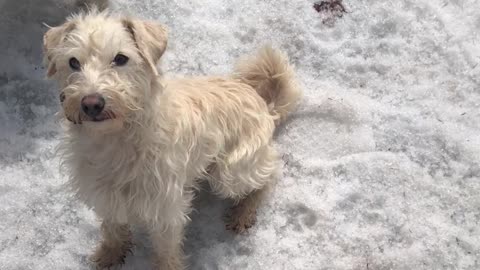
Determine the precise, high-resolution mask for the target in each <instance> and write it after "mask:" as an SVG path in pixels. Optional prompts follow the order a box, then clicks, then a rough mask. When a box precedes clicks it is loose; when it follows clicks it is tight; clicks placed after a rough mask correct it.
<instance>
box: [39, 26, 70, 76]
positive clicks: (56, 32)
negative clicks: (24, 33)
mask: <svg viewBox="0 0 480 270" xmlns="http://www.w3.org/2000/svg"><path fill="white" fill-rule="evenodd" d="M74 27H75V25H74V23H73V22H66V23H64V24H63V25H60V26H57V27H52V28H50V29H49V30H48V31H47V32H46V33H45V34H44V35H43V53H44V59H45V63H46V65H47V76H48V77H51V76H53V75H54V74H55V73H56V72H57V68H56V67H55V61H54V59H53V58H54V52H55V48H56V47H57V46H58V45H60V43H61V42H62V40H63V38H64V37H65V35H66V34H67V33H68V32H70V31H71V30H72V29H73V28H74Z"/></svg>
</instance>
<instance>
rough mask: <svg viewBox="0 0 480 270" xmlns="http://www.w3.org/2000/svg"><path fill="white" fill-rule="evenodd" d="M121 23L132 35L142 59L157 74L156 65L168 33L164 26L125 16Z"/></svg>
mask: <svg viewBox="0 0 480 270" xmlns="http://www.w3.org/2000/svg"><path fill="white" fill-rule="evenodd" d="M122 23H123V25H124V26H125V27H126V28H127V30H128V32H130V34H131V35H132V37H133V40H134V41H135V43H136V45H137V47H138V50H139V51H140V54H141V55H142V57H143V58H144V60H145V61H146V62H147V64H148V65H149V66H150V67H151V68H152V71H153V72H154V74H155V75H157V74H158V71H157V68H156V65H157V63H158V60H160V57H162V55H163V53H164V52H165V49H166V48H167V41H168V33H167V29H166V28H165V26H163V25H161V24H159V23H157V22H152V21H142V20H136V19H127V18H124V19H123V20H122Z"/></svg>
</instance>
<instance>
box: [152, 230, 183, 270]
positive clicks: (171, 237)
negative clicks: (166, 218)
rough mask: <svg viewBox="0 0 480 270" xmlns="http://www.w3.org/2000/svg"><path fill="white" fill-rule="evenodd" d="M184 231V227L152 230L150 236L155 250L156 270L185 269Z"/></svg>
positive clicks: (154, 261)
mask: <svg viewBox="0 0 480 270" xmlns="http://www.w3.org/2000/svg"><path fill="white" fill-rule="evenodd" d="M183 229H184V228H183V225H182V226H179V225H175V226H168V227H167V228H166V229H161V228H152V229H151V231H150V235H151V238H152V243H153V248H154V258H153V263H154V265H155V269H156V270H183V269H185V264H184V263H185V262H184V259H185V258H184V254H183V250H182V241H183Z"/></svg>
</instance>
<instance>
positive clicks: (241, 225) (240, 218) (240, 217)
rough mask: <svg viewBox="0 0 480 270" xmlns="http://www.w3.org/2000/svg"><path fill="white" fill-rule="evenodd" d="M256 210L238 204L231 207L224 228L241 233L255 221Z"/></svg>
mask: <svg viewBox="0 0 480 270" xmlns="http://www.w3.org/2000/svg"><path fill="white" fill-rule="evenodd" d="M256 212H257V211H256V210H255V209H249V208H248V207H244V205H243V204H239V205H237V206H234V207H232V208H231V212H230V213H229V215H228V216H227V217H226V224H225V228H226V229H227V230H230V231H233V232H235V233H243V232H246V231H247V230H248V229H250V228H251V227H252V226H253V225H255V222H256V221H257V213H256Z"/></svg>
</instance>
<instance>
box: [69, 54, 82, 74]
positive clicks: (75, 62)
mask: <svg viewBox="0 0 480 270" xmlns="http://www.w3.org/2000/svg"><path fill="white" fill-rule="evenodd" d="M68 64H69V65H70V67H71V68H72V69H73V70H75V71H78V70H80V62H79V61H78V59H77V58H75V57H72V58H70V60H68Z"/></svg>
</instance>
